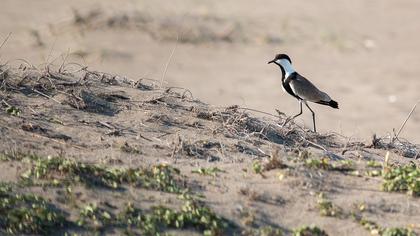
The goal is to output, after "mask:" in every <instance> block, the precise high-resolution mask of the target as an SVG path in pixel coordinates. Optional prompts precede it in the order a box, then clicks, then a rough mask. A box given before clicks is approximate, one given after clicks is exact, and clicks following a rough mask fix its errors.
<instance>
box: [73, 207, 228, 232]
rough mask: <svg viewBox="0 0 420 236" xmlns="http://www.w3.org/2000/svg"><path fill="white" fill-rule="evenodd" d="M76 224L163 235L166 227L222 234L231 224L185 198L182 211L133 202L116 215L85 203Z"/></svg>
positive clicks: (206, 208) (89, 227) (86, 226)
mask: <svg viewBox="0 0 420 236" xmlns="http://www.w3.org/2000/svg"><path fill="white" fill-rule="evenodd" d="M77 224H78V225H79V226H81V227H85V228H88V229H94V230H100V229H102V228H104V227H119V228H130V229H138V230H140V231H141V233H142V235H160V232H162V231H164V230H165V229H169V228H173V229H188V228H193V229H197V230H199V231H201V232H202V233H203V234H204V235H221V234H222V233H223V231H224V229H225V228H226V227H227V225H228V223H227V221H226V220H225V219H223V218H221V217H219V216H217V215H216V214H215V213H214V212H213V211H212V210H211V209H210V208H208V207H206V206H204V205H203V204H202V203H200V202H199V201H197V200H192V199H189V200H185V202H184V205H182V207H181V210H174V209H171V208H168V207H165V206H161V205H159V206H154V207H152V208H151V209H150V210H149V211H144V210H141V209H139V208H136V207H134V206H133V205H132V204H131V203H128V204H127V205H126V208H125V209H124V210H123V211H121V212H120V213H118V214H116V215H114V214H112V213H110V212H107V211H106V210H104V209H102V208H99V207H97V206H96V205H94V204H88V205H86V206H85V207H84V208H83V209H82V210H81V212H80V217H79V220H78V221H77Z"/></svg>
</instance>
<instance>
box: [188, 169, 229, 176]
mask: <svg viewBox="0 0 420 236" xmlns="http://www.w3.org/2000/svg"><path fill="white" fill-rule="evenodd" d="M191 172H192V173H195V174H199V175H209V176H214V177H216V176H217V173H220V172H224V171H223V170H221V169H219V168H217V167H211V168H203V167H202V168H199V169H197V170H193V171H191Z"/></svg>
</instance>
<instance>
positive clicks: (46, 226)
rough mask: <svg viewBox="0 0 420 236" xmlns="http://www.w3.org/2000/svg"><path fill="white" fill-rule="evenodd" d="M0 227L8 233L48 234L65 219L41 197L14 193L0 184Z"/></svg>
mask: <svg viewBox="0 0 420 236" xmlns="http://www.w3.org/2000/svg"><path fill="white" fill-rule="evenodd" d="M0 215H1V217H0V228H2V229H4V230H5V231H6V232H7V233H9V234H48V233H50V232H52V231H54V230H57V229H58V228H62V227H63V226H64V225H65V224H66V223H67V221H66V220H65V217H64V215H63V214H62V212H61V211H59V210H58V209H56V208H55V207H54V206H53V205H51V204H49V203H48V202H47V201H46V200H44V199H43V198H42V197H39V196H36V195H33V194H19V193H14V191H13V189H12V187H10V186H8V185H5V184H1V185H0Z"/></svg>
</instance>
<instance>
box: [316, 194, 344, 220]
mask: <svg viewBox="0 0 420 236" xmlns="http://www.w3.org/2000/svg"><path fill="white" fill-rule="evenodd" d="M317 203H318V209H319V213H320V214H321V216H338V215H339V214H340V212H341V209H340V208H338V207H337V206H335V205H334V204H333V203H332V202H331V201H330V200H328V199H326V198H325V196H324V194H322V193H321V194H319V197H318V202H317Z"/></svg>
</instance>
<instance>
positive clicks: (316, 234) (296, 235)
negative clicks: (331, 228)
mask: <svg viewBox="0 0 420 236" xmlns="http://www.w3.org/2000/svg"><path fill="white" fill-rule="evenodd" d="M327 235H328V234H327V233H326V232H325V231H324V230H322V229H321V228H319V227H318V226H315V225H311V226H302V227H299V228H297V229H295V230H293V236H327Z"/></svg>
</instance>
